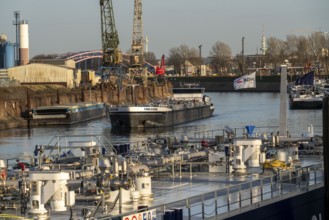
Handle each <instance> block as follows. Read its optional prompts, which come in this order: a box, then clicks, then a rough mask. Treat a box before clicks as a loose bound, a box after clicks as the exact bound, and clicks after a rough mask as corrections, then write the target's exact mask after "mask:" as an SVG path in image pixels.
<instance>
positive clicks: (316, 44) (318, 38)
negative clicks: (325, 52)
mask: <svg viewBox="0 0 329 220" xmlns="http://www.w3.org/2000/svg"><path fill="white" fill-rule="evenodd" d="M308 41H309V46H310V52H311V53H312V55H313V58H314V59H315V60H319V59H320V57H321V50H322V48H325V45H326V37H325V35H324V33H322V32H314V33H312V34H311V35H310V36H309V37H308Z"/></svg>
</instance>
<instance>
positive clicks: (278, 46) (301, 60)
mask: <svg viewBox="0 0 329 220" xmlns="http://www.w3.org/2000/svg"><path fill="white" fill-rule="evenodd" d="M328 49H329V34H328V33H324V32H313V33H311V34H310V35H309V36H297V35H287V37H286V39H285V40H281V39H279V38H276V37H269V38H268V39H267V40H266V52H265V55H263V54H261V53H260V54H258V53H257V54H253V55H245V57H242V54H237V55H235V56H232V50H231V47H230V46H229V45H228V44H226V43H224V42H221V41H217V42H215V44H214V45H213V46H212V47H211V50H210V52H209V54H208V56H207V59H203V58H202V57H200V55H199V53H198V50H197V48H193V47H189V46H187V45H186V44H183V45H180V46H178V47H173V48H171V49H169V53H168V57H167V58H166V64H167V65H171V66H173V68H174V72H175V73H176V74H185V73H186V66H185V65H186V61H187V60H188V61H189V62H191V63H192V64H194V65H201V64H207V65H209V67H210V69H211V71H212V72H213V73H219V74H221V73H223V74H225V73H228V72H235V73H236V72H240V73H241V72H242V70H243V69H244V67H243V65H245V68H252V67H256V68H263V67H267V68H276V67H279V66H280V65H281V64H283V63H284V62H285V61H286V60H288V61H289V64H290V65H292V66H305V65H309V64H312V65H317V66H318V67H319V68H322V69H323V70H324V72H326V73H329V71H328ZM144 58H145V60H146V61H148V62H149V63H151V64H154V65H156V64H157V59H156V57H155V55H154V53H153V52H148V53H146V54H145V57H144ZM242 58H244V59H242ZM205 62H207V63H205ZM243 62H245V64H243Z"/></svg>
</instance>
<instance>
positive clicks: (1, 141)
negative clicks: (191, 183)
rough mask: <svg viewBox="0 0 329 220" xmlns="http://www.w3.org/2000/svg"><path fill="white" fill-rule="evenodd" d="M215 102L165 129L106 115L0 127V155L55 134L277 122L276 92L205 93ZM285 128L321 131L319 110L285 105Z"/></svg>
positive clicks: (128, 137)
mask: <svg viewBox="0 0 329 220" xmlns="http://www.w3.org/2000/svg"><path fill="white" fill-rule="evenodd" d="M208 95H209V96H210V97H211V98H212V101H213V103H214V105H215V112H214V116H213V117H211V118H207V119H203V120H199V121H195V122H191V123H187V124H183V125H179V126H175V127H173V128H166V129H149V130H134V131H131V132H129V133H127V132H124V131H119V132H118V131H112V130H111V124H110V121H109V119H107V118H103V119H99V120H93V121H90V122H85V123H79V124H77V125H73V126H52V127H38V128H33V129H31V130H28V129H26V128H20V129H11V130H6V131H0V156H1V155H2V156H5V155H7V154H15V153H20V152H32V151H33V150H34V147H35V145H40V144H48V143H49V141H50V140H51V138H52V137H53V136H55V135H73V134H74V135H81V134H96V135H104V136H106V137H107V138H108V139H110V140H113V141H117V140H121V141H122V140H125V141H138V140H144V139H145V138H147V137H149V136H150V135H156V134H160V135H175V136H178V137H179V136H181V135H188V136H193V134H194V133H195V132H200V131H207V130H216V129H222V128H224V126H225V125H228V126H230V127H231V128H242V127H244V126H246V125H251V124H252V125H255V126H256V127H268V126H279V111H280V107H279V103H280V100H279V99H280V94H279V93H218V92H216V93H215V92H214V93H208ZM287 114H288V117H287V122H288V130H289V132H290V134H292V135H301V134H302V133H305V132H306V131H307V127H308V126H310V125H313V127H314V133H315V134H318V135H322V110H321V109H320V110H289V109H288V107H287Z"/></svg>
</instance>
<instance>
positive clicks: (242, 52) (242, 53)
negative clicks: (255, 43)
mask: <svg viewBox="0 0 329 220" xmlns="http://www.w3.org/2000/svg"><path fill="white" fill-rule="evenodd" d="M244 38H245V37H242V51H241V55H242V75H243V74H244Z"/></svg>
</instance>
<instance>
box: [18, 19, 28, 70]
mask: <svg viewBox="0 0 329 220" xmlns="http://www.w3.org/2000/svg"><path fill="white" fill-rule="evenodd" d="M19 32H20V36H19V61H20V65H26V64H27V63H28V62H29V25H28V22H27V21H26V20H22V21H21V22H20V25H19Z"/></svg>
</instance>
